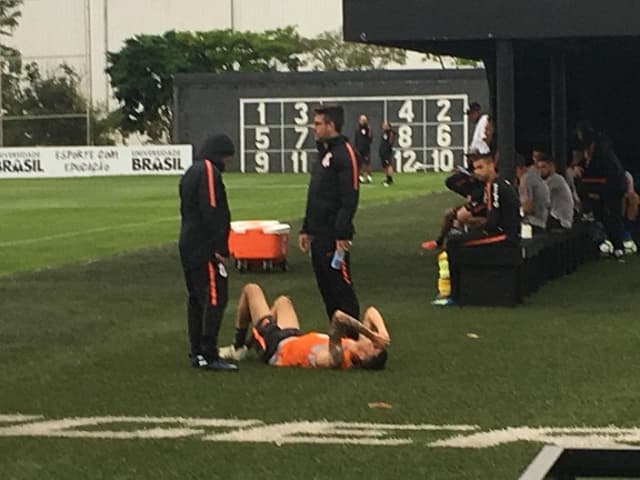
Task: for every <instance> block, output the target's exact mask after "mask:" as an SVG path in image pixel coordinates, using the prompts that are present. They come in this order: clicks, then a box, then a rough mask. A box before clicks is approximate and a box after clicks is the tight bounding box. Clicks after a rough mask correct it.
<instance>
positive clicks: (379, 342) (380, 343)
mask: <svg viewBox="0 0 640 480" xmlns="http://www.w3.org/2000/svg"><path fill="white" fill-rule="evenodd" d="M371 333H372V335H371V336H369V340H371V343H373V346H374V347H376V348H386V347H387V346H388V345H389V342H390V339H389V337H387V336H385V335H381V334H379V333H378V332H374V331H373V330H372V331H371Z"/></svg>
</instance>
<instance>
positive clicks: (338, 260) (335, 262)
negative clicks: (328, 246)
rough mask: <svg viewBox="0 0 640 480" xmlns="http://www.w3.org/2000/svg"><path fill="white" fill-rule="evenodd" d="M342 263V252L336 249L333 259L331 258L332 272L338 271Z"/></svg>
mask: <svg viewBox="0 0 640 480" xmlns="http://www.w3.org/2000/svg"><path fill="white" fill-rule="evenodd" d="M342 262H344V250H341V249H339V248H336V250H335V252H333V257H332V258H331V268H333V269H334V270H340V267H341V266H342Z"/></svg>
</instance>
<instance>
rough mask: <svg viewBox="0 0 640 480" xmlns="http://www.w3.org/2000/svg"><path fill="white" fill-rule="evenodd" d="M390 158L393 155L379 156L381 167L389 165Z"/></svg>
mask: <svg viewBox="0 0 640 480" xmlns="http://www.w3.org/2000/svg"><path fill="white" fill-rule="evenodd" d="M392 160H393V157H389V158H381V159H380V163H382V168H385V167H389V166H391V162H392Z"/></svg>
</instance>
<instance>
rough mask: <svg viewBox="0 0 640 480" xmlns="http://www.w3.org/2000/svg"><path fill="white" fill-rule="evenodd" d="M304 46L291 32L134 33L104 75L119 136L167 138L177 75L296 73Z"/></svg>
mask: <svg viewBox="0 0 640 480" xmlns="http://www.w3.org/2000/svg"><path fill="white" fill-rule="evenodd" d="M303 50H304V47H303V44H302V39H301V37H300V36H299V35H298V33H297V32H296V30H295V28H293V27H287V28H281V29H276V30H269V31H266V32H263V33H253V32H237V31H232V30H213V31H209V32H196V33H194V32H175V31H170V32H167V33H165V34H164V35H138V36H136V37H134V38H130V39H128V40H126V42H125V46H124V47H123V48H122V49H121V50H120V51H118V52H109V54H108V62H109V66H108V68H107V73H108V74H109V76H110V79H111V86H112V87H113V91H114V94H115V96H116V98H117V99H118V100H119V101H120V104H121V107H120V118H121V122H120V124H119V126H118V130H119V131H120V133H121V134H122V135H123V136H124V137H125V138H126V137H127V136H129V135H131V134H133V133H140V134H144V135H147V136H148V137H149V138H150V139H151V140H152V141H159V140H165V139H167V140H170V139H171V130H172V128H171V127H172V123H173V113H172V108H171V107H172V99H173V76H174V75H175V74H177V73H219V72H230V71H241V72H268V71H275V70H292V71H295V70H298V68H299V67H300V65H301V61H300V59H299V55H300V54H301V53H302V52H303Z"/></svg>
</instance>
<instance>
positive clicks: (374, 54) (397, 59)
mask: <svg viewBox="0 0 640 480" xmlns="http://www.w3.org/2000/svg"><path fill="white" fill-rule="evenodd" d="M303 43H304V47H305V50H306V51H307V55H306V56H305V57H304V58H305V61H306V65H307V66H309V67H310V68H311V69H312V70H324V71H327V70H380V69H383V68H385V67H386V66H388V65H389V64H392V63H397V64H399V65H404V64H405V63H406V62H407V52H406V51H405V50H401V49H399V48H388V47H381V46H378V45H368V44H365V43H354V42H345V41H344V40H343V39H342V33H341V31H338V30H336V31H327V32H323V33H321V34H320V35H318V36H317V37H315V38H311V39H305V40H304V42H303Z"/></svg>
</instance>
